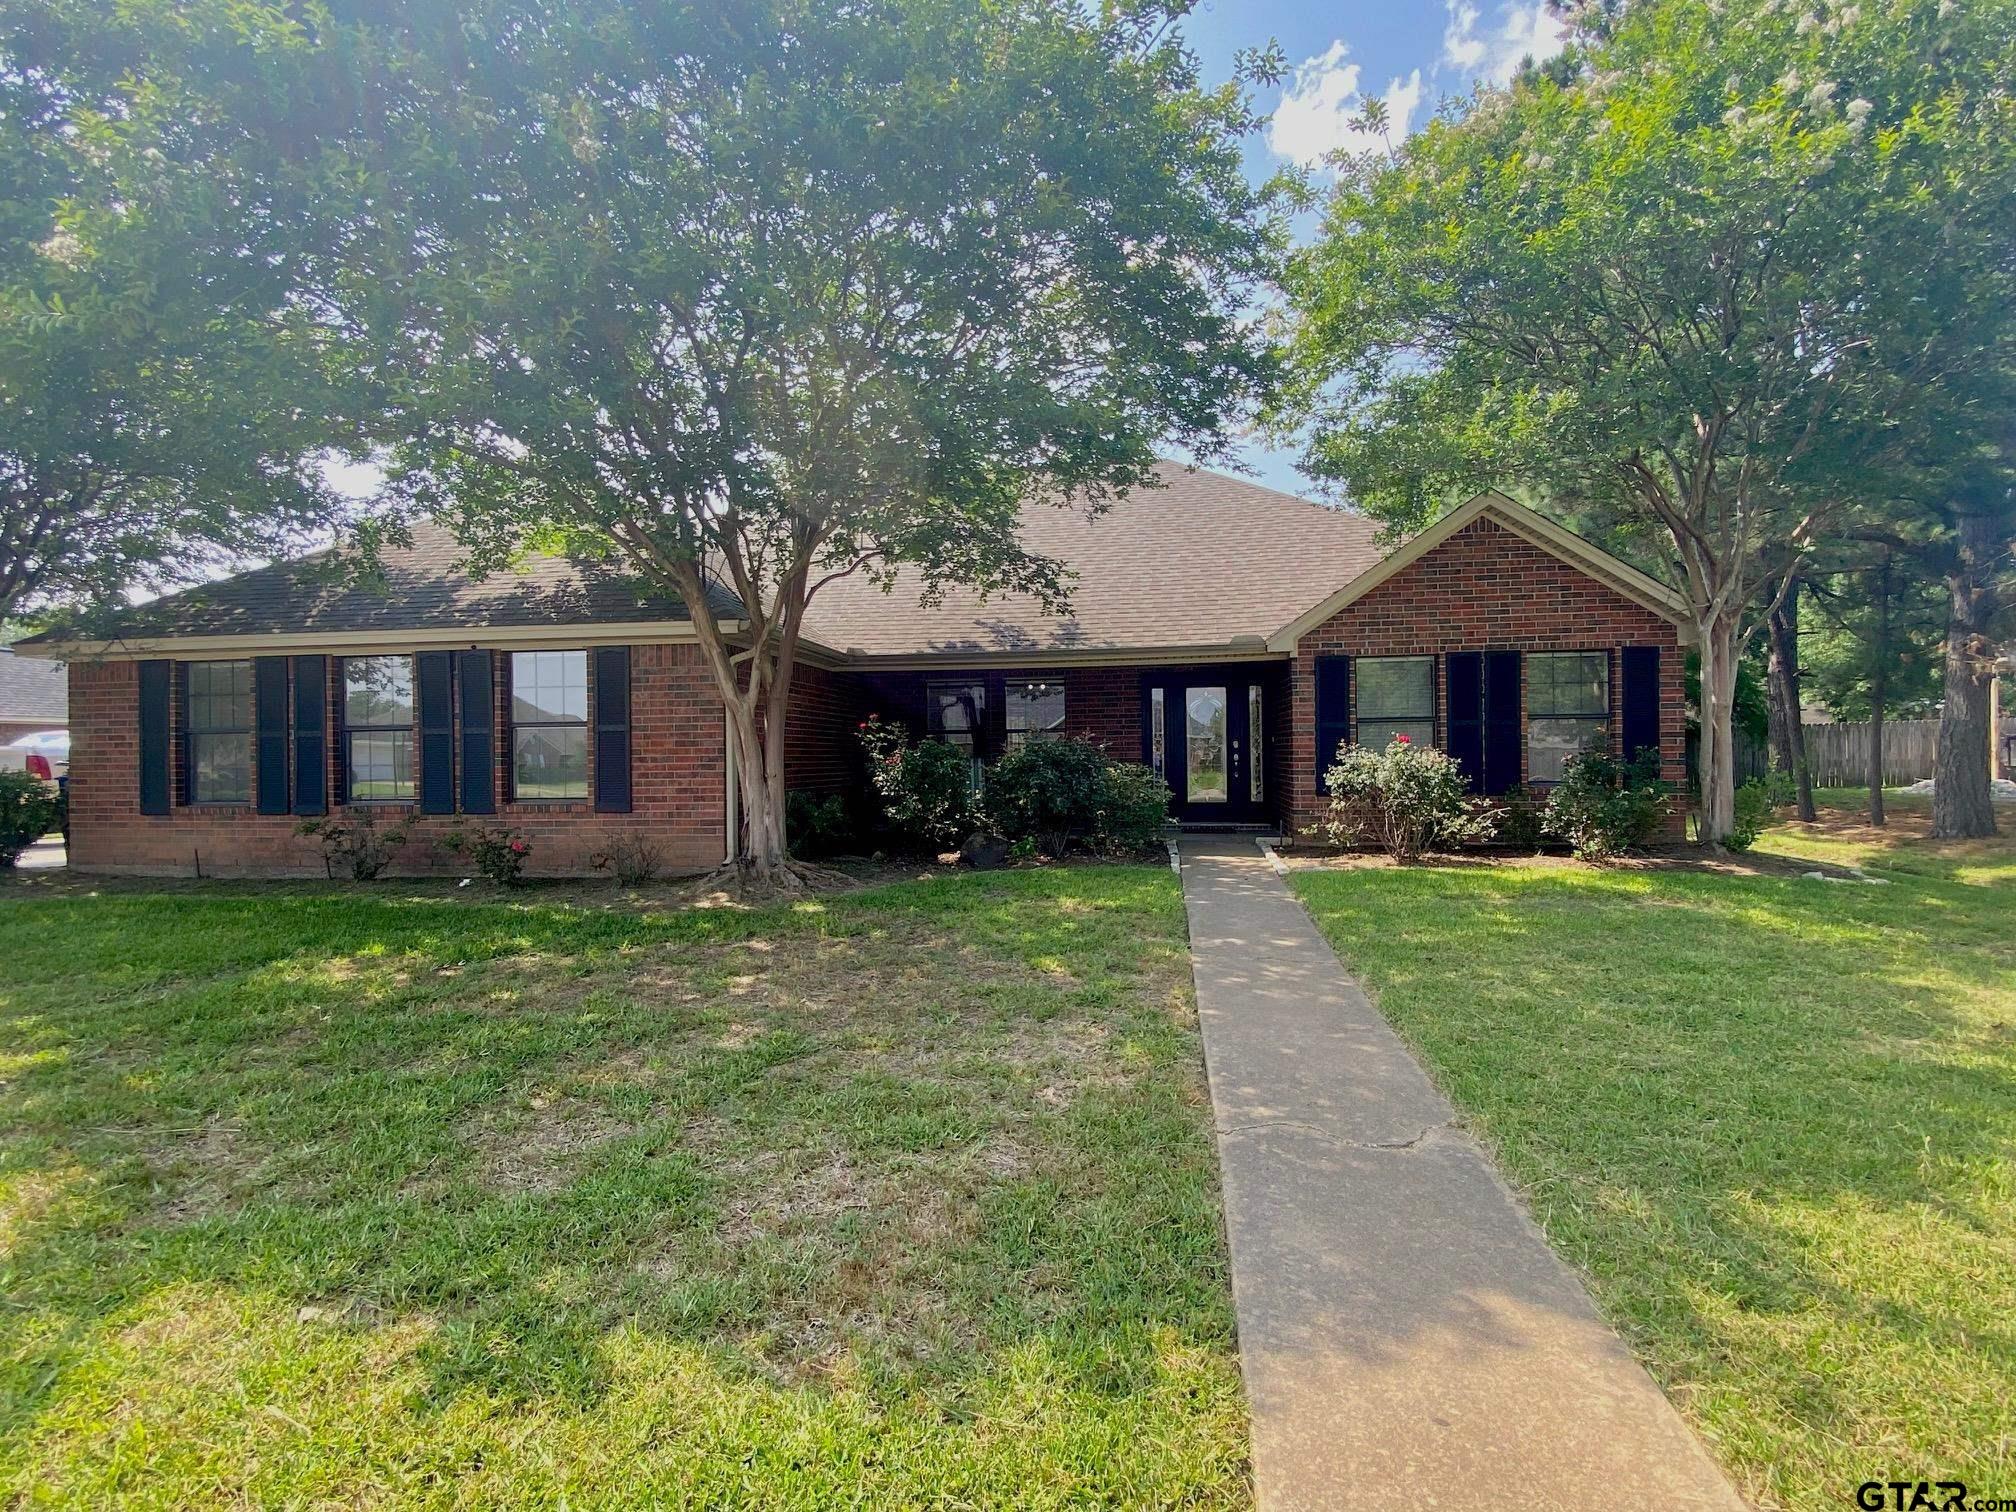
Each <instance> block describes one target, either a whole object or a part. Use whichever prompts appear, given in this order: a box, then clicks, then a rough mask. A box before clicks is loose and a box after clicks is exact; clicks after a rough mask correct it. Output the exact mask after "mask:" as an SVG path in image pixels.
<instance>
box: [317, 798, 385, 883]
mask: <svg viewBox="0 0 2016 1512" xmlns="http://www.w3.org/2000/svg"><path fill="white" fill-rule="evenodd" d="M294 832H295V833H296V834H297V835H307V836H309V837H310V838H312V839H315V840H318V841H320V842H321V845H322V864H323V865H324V866H325V867H327V868H328V870H329V875H330V876H332V877H333V876H335V875H336V874H337V872H338V871H339V870H341V871H344V872H347V873H349V875H350V879H351V880H352V881H353V882H369V881H372V880H374V879H375V878H378V877H381V876H383V875H384V874H385V868H386V867H388V866H390V865H391V864H392V861H393V858H394V857H395V856H397V854H398V853H399V852H400V851H401V850H404V849H405V848H406V845H407V843H408V842H409V841H410V840H412V838H413V822H412V820H411V819H403V818H402V819H396V820H393V821H391V822H390V823H386V824H380V823H379V822H378V816H377V815H376V814H375V813H373V812H372V811H371V810H370V809H368V808H351V809H346V810H345V811H344V812H342V813H341V814H332V815H330V816H329V817H328V818H326V819H304V820H303V821H302V822H301V823H300V824H298V825H296V826H295V827H294Z"/></svg>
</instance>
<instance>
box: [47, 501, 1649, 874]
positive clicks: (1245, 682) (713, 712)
mask: <svg viewBox="0 0 2016 1512" xmlns="http://www.w3.org/2000/svg"><path fill="white" fill-rule="evenodd" d="M1161 479H1162V482H1163V483H1164V484H1165V485H1166V486H1164V487H1161V488H1157V489H1147V490H1142V491H1139V492H1137V493H1135V494H1134V495H1132V496H1131V497H1129V498H1126V499H1123V500H1121V501H1119V502H1118V503H1116V504H1115V505H1114V507H1113V508H1112V509H1110V510H1109V511H1108V512H1106V513H1105V514H1103V515H1102V516H1100V517H1099V518H1098V519H1096V520H1089V521H1088V520H1087V519H1086V518H1085V517H1084V515H1082V514H1080V513H1076V512H1073V511H1069V510H1061V509H1056V508H1050V507H1037V506H1032V507H1031V508H1030V509H1029V510H1028V511H1027V512H1026V515H1025V536H1026V539H1027V541H1028V543H1029V545H1030V546H1031V547H1032V548H1033V549H1034V550H1036V551H1039V552H1043V553H1045V554H1048V555H1053V556H1056V557H1059V558H1061V559H1062V560H1064V561H1065V562H1066V563H1067V564H1068V565H1069V567H1070V568H1071V570H1072V572H1073V574H1074V575H1075V580H1074V583H1073V593H1072V600H1071V605H1070V610H1069V613H1068V614H1066V615H1064V616H1062V617H1057V616H1048V615H1045V614H1043V613H1042V612H1041V611H1040V609H1039V608H1038V606H1037V605H1035V604H1034V603H1033V602H1030V601H1027V600H1023V599H1018V598H1012V597H1011V598H997V599H993V600H990V601H986V602H983V601H982V600H981V598H980V596H979V595H978V594H975V593H971V592H966V591H961V590H957V589H955V590H952V591H950V592H948V593H947V594H946V595H945V597H944V601H943V603H941V604H939V605H937V606H935V607H930V608H926V607H922V606H920V605H919V603H918V602H917V595H916V593H915V591H914V585H907V586H906V585H904V584H902V583H899V585H898V587H897V589H896V591H895V592H894V593H887V594H885V593H884V592H882V591H881V590H880V589H879V588H877V587H876V586H875V585H873V584H872V583H869V582H866V581H864V580H862V579H861V578H860V577H858V576H857V577H853V578H848V579H844V580H842V581H840V582H837V583H833V584H830V585H828V586H827V587H826V588H825V589H824V590H822V591H821V592H820V593H819V594H818V595H817V596H816V597H815V599H814V601H813V607H812V611H811V613H810V615H809V616H808V621H807V640H806V645H805V651H804V656H803V660H802V662H801V664H800V666H799V668H798V672H797V678H796V682H795V684H794V687H793V693H792V716H791V722H790V728H789V730H788V731H787V741H786V746H787V766H788V772H787V784H788V785H789V786H790V787H792V788H794V789H796V788H803V789H808V790H814V791H839V790H849V789H852V790H857V791H858V790H859V788H860V785H861V781H862V767H861V757H860V753H859V748H858V743H857V740H856V738H855V730H856V728H857V726H858V725H859V723H860V722H861V721H862V720H863V719H865V718H867V717H868V716H869V715H870V714H881V715H883V716H885V717H889V718H894V719H899V720H901V721H903V722H905V723H906V724H908V725H909V726H910V727H911V728H912V729H913V730H915V732H916V733H917V734H918V735H920V736H922V735H930V736H936V737H938V738H941V739H944V740H947V741H950V742H951V743H953V744H955V745H957V746H959V747H961V748H962V749H964V750H966V751H969V752H970V753H972V755H973V757H974V759H975V760H976V762H984V761H986V760H988V759H990V758H992V757H994V756H996V755H998V754H999V753H1000V752H1002V751H1003V750H1005V749H1007V748H1008V747H1010V746H1012V745H1014V744H1015V743H1017V742H1018V741H1022V740H1030V739H1040V738H1043V737H1044V736H1047V735H1055V734H1067V735H1082V736H1088V737H1091V738H1093V739H1096V740H1098V741H1101V742H1103V743H1104V744H1105V745H1106V747H1107V748H1108V749H1110V750H1111V751H1112V752H1113V753H1114V754H1116V755H1118V756H1122V757H1125V758H1128V759H1131V760H1136V761H1143V762H1147V763H1149V764H1151V765H1153V766H1154V767H1155V768H1156V769H1157V770H1158V771H1159V772H1161V773H1162V774H1163V775H1164V776H1165V777H1166V778H1167V780H1168V782H1169V785H1170V789H1171V800H1172V801H1171V808H1172V812H1173V815H1174V817H1175V818H1176V819H1177V820H1179V821H1181V822H1183V823H1186V824H1197V825H1249V824H1250V825H1255V826H1264V827H1267V828H1282V827H1286V828H1299V827H1301V826H1303V825H1305V824H1307V823H1309V822H1310V821H1311V820H1312V819H1313V818H1314V816H1315V814H1316V812H1317V810H1318V809H1319V807H1320V806H1321V804H1322V802H1323V795H1322V792H1321V787H1320V780H1319V771H1318V768H1319V751H1320V752H1322V753H1324V754H1323V758H1322V760H1323V761H1327V759H1328V756H1329V755H1330V754H1332V753H1334V752H1335V750H1336V748H1337V746H1338V745H1339V744H1340V743H1341V742H1344V741H1347V740H1356V741H1359V742H1363V743H1369V744H1380V745H1383V744H1384V743H1385V742H1386V741H1387V740H1388V739H1390V738H1391V737H1392V736H1393V735H1396V734H1406V735H1409V736H1410V737H1412V738H1413V739H1415V740H1418V741H1422V742H1432V743H1434V744H1436V745H1439V746H1443V747H1445V748H1447V749H1448V750H1450V751H1451V752H1453V753H1454V754H1456V755H1457V756H1458V757H1459V758H1460V759H1461V760H1462V761H1463V763H1464V766H1465V767H1466V769H1467V770H1468V771H1469V772H1470V774H1471V778H1472V781H1473V784H1474V785H1475V786H1476V787H1477V788H1478V789H1479V790H1481V791H1483V792H1486V793H1500V792H1503V791H1504V790H1505V789H1507V788H1508V787H1511V786H1513V785H1514V784H1517V783H1521V782H1525V783H1545V782H1547V781H1548V780H1550V779H1551V778H1553V777H1555V776H1557V775H1558V774H1559V772H1560V769H1561V761H1562V759H1563V757H1564V756H1566V755H1567V754H1568V753H1570V752H1572V751H1574V750H1576V749H1578V748H1580V747H1581V746H1582V745H1583V744H1584V743H1585V742H1587V741H1589V740H1590V739H1592V738H1594V739H1604V740H1607V741H1608V743H1609V745H1610V746H1611V748H1612V749H1615V750H1620V751H1621V750H1625V749H1636V748H1638V747H1640V746H1644V745H1656V746H1657V747H1658V748H1659V750H1660V753H1661V756H1662V759H1663V762H1664V768H1665V771H1666V774H1667V776H1668V777H1669V778H1671V779H1673V780H1675V781H1676V782H1677V781H1678V780H1679V778H1680V776H1681V772H1682V763H1683V756H1684V747H1683V729H1684V710H1683V704H1682V697H1683V694H1682V680H1681V670H1682V669H1681V657H1680V632H1679V629H1678V626H1679V624H1680V621H1681V610H1680V605H1679V603H1678V602H1677V600H1676V599H1675V598H1674V596H1673V595H1672V594H1671V593H1670V592H1669V591H1668V590H1666V589H1664V588H1662V587H1661V586H1660V585H1659V584H1657V583H1656V582H1654V581H1652V580H1651V579H1650V578H1647V577H1645V576H1644V575H1643V574H1641V573H1639V572H1637V571H1635V570H1633V569H1632V568H1630V567H1628V566H1626V565H1625V564H1624V563H1622V562H1620V561H1618V560H1616V559H1615V558H1613V557H1610V556H1607V555H1605V554H1604V553H1603V552H1601V551H1598V550H1597V549H1596V548H1594V547H1593V546H1591V545H1590V544H1589V543H1587V542H1586V541H1583V540H1582V539H1580V538H1579V537H1577V536H1575V535H1572V534H1570V533H1569V532H1568V531H1565V530H1563V529H1562V528H1560V527H1559V526H1557V525H1554V524H1551V523H1549V522H1548V521H1546V520H1544V519H1542V518H1541V517H1540V516H1538V515H1536V514H1534V513H1533V512H1532V511H1530V510H1528V509H1525V508H1523V507H1521V506H1520V505H1518V504H1515V503H1513V502H1512V501H1511V500H1509V499H1505V498H1502V497H1499V496H1497V495H1485V496H1482V497H1479V498H1477V499H1474V500H1472V501H1471V502H1470V503H1468V504H1466V505H1464V506H1463V507H1462V508H1460V509H1458V510H1456V511H1455V512H1454V513H1452V514H1450V515H1449V516H1447V517H1446V518H1444V519H1443V520H1441V521H1440V522H1438V523H1437V524H1435V525H1434V526H1432V527H1430V528H1429V529H1428V530H1426V531H1423V532H1422V533H1421V534H1419V535H1417V536H1415V537H1414V538H1413V539H1412V540H1410V541H1408V542H1407V543H1406V544H1404V545H1402V546H1400V547H1399V548H1397V549H1396V550H1394V551H1392V552H1390V553H1388V554H1384V555H1382V553H1381V551H1380V549H1379V547H1378V545H1377V543H1376V541H1375V533H1376V528H1375V526H1374V525H1373V524H1372V523H1371V522H1369V521H1366V520H1363V519H1360V518H1357V517H1355V516H1352V515H1348V514H1344V513H1341V512H1339V511H1336V510H1331V509H1327V508H1324V507H1322V506H1319V505H1316V504H1312V503H1310V502H1308V501H1307V500H1303V499H1298V498H1295V497H1293V496H1291V495H1288V494H1283V493H1277V492H1275V491H1273V490H1271V489H1266V488H1261V487H1258V486H1256V485H1254V484H1251V483H1246V482H1242V481H1240V480H1238V479H1235V478H1229V477H1224V476H1221V475H1218V474H1213V473H1208V472H1199V471H1194V470H1186V469H1183V468H1179V467H1177V466H1175V465H1173V464H1166V465H1165V466H1164V467H1163V468H1162V470H1161ZM457 556H458V550H457V547H456V545H455V543H454V542H453V541H452V540H451V539H450V538H449V537H448V536H447V535H446V534H445V533H444V532H442V531H439V530H436V529H432V528H423V529H421V530H418V531H416V532H415V539H414V544H413V546H412V547H411V549H409V550H402V551H396V552H393V553H390V554H389V555H388V557H387V560H386V563H385V579H384V586H383V588H382V590H381V591H369V590H366V589H365V588H362V587H354V586H344V585H342V584H339V583H335V582H332V581H330V580H329V579H328V577H327V575H326V574H325V573H322V572H320V571H318V569H317V567H316V566H315V565H314V564H313V563H307V564H290V565H282V566H276V567H270V568H265V569H262V570H260V571H257V572H251V573H247V574H245V575H244V576H241V577H237V578H233V579H230V580H227V581H225V582H223V583H219V584H213V585H209V586H207V587H205V588H202V589H198V590H192V591H190V592H188V593H184V594H178V595H175V596H172V597H169V598H164V599H160V600H157V601H155V602H153V603H150V604H147V605H144V606H141V607H140V608H138V609H136V610H134V611H133V612H132V613H131V614H130V615H129V616H128V617H127V619H126V620H125V621H124V622H123V623H122V624H121V626H120V627H119V636H118V638H117V639H114V640H110V641H98V642H91V643H80V642H61V641H56V640H53V639H51V638H49V637H46V636H45V637H38V638H36V639H35V640H33V641H30V642H24V643H23V644H22V648H21V649H22V650H24V651H26V652H29V653H31V654H39V655H45V656H54V655H61V656H64V657H66V658H68V659H69V661H70V679H71V709H72V716H73V717H72V720H71V733H72V739H73V742H74V744H73V747H72V752H71V801H72V851H71V855H72V858H73V862H74V864H76V865H78V866H81V867H86V868H92V869H100V870H131V871H163V872H184V871H189V870H192V869H194V868H197V867H198V866H200V867H201V869H202V870H203V871H204V872H205V873H206V874H220V873H231V872H239V873H283V872H312V871H316V870H319V868H320V860H319V852H318V851H317V850H316V849H315V848H314V846H313V843H312V842H310V841H307V840H304V839H302V838H301V837H300V836H298V835H297V834H296V833H295V826H296V824H297V823H298V822H299V816H301V815H305V814H321V813H324V812H326V811H328V810H330V809H331V808H332V807H333V808H344V807H348V808H351V809H359V808H368V809H370V810H372V811H375V812H382V813H397V814H408V813H412V814H415V815H417V816H418V818H417V824H418V833H419V834H420V836H421V837H422V838H425V837H428V836H432V835H437V834H439V833H440V832H442V831H444V830H445V829H446V828H448V827H449V826H450V825H452V824H454V823H456V822H457V820H458V816H470V817H472V818H474V819H477V820H479V821H481V822H506V823H509V824H511V825H513V826H516V827H517V828H519V829H521V830H522V831H524V832H525V833H526V834H527V835H528V837H529V838H530V839H531V840H532V842H533V846H534V857H535V869H536V870H542V871H549V872H572V871H580V870H584V869H586V868H587V867H588V866H589V864H590V862H591V859H592V858H593V857H594V856H595V855H596V854H597V853H598V852H599V851H600V850H601V849H602V848H603V847H604V846H605V845H606V844H607V842H608V840H609V839H610V838H611V836H612V835H613V834H615V833H617V832H635V833H641V834H643V835H645V836H647V837H648V838H649V839H650V840H651V841H652V842H653V843H654V844H655V845H656V846H657V847H658V848H659V850H660V851H661V853H662V855H663V857H664V859H665V861H666V863H667V864H668V865H670V866H677V867H682V868H700V867H705V866H709V865H712V864H715V863H717V862H719V861H720V860H721V859H722V858H723V856H724V855H726V854H728V853H729V851H730V850H731V849H732V844H731V837H732V835H733V833H734V830H735V826H736V823H737V819H736V813H735V808H736V798H735V786H734V782H733V780H732V773H731V770H730V766H729V762H730V759H731V758H730V755H729V751H728V747H727V740H726V725H725V716H724V713H723V710H722V707H721V703H720V700H719V698H718V696H717V694H716V692H715V689H714V686H713V683H712V681H711V679H710V677H709V675H708V672H707V669H706V666H705V664H704V662H703V661H702V659H701V655H700V651H699V647H698V645H697V644H696V642H695V640H694V633H693V631H692V628H691V626H690V624H689V623H688V621H687V617H686V615H685V613H684V610H683V609H682V608H681V607H680V606H679V604H678V603H677V602H676V601H675V600H674V599H672V598H670V597H669V596H667V595H665V594H663V593H661V592H657V591H654V590H652V589H649V588H647V587H640V586H639V585H638V584H637V583H635V582H634V581H631V580H628V579H626V578H624V577H623V576H621V575H620V574H619V573H617V572H615V571H614V570H613V569H612V568H610V567H609V566H608V565H606V564H597V563H590V562H574V561H568V560H564V559H560V558H552V557H546V558H539V559H536V560H535V561H534V562H533V564H532V565H531V566H530V567H529V568H528V569H527V570H525V571H524V572H522V573H518V574H499V575H497V576H493V577H491V578H489V579H487V580H485V581H481V582H476V581H472V580H471V579H470V578H469V577H467V576H466V575H465V574H463V573H461V572H458V571H457V570H456V567H455V561H456V559H457ZM721 608H722V610H723V612H724V613H725V614H727V615H728V616H730V617H731V618H732V617H733V615H734V614H735V613H736V610H737V606H736V605H735V603H734V601H733V600H732V598H730V597H729V596H728V595H727V594H726V593H725V591H724V592H723V595H722V599H721ZM1678 824H1679V821H1678V819H1677V817H1676V820H1675V832H1676V833H1677V832H1678ZM430 854H431V852H430V851H429V849H428V848H426V847H422V846H415V847H413V849H412V850H411V851H410V852H409V857H410V859H411V860H412V862H413V864H415V865H427V864H434V863H430V862H429V861H428V860H427V859H426V858H427V857H428V856H429V855H430Z"/></svg>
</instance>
